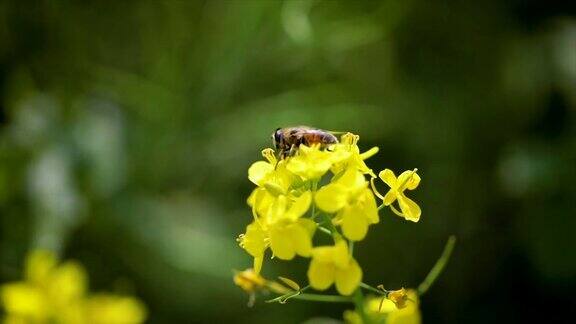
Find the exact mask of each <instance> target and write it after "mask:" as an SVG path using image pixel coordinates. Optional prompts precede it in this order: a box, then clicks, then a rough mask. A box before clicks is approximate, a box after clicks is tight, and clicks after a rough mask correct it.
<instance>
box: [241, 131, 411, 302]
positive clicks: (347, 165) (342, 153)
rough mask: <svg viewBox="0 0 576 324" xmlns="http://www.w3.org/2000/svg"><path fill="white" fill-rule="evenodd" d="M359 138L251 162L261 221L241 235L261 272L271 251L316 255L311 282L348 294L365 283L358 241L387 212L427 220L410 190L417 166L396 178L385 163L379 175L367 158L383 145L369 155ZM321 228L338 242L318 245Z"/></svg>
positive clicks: (285, 256) (254, 205) (252, 202)
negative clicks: (380, 184)
mask: <svg viewBox="0 0 576 324" xmlns="http://www.w3.org/2000/svg"><path fill="white" fill-rule="evenodd" d="M358 140H359V136H358V135H354V134H351V133H346V134H344V135H342V137H341V139H340V142H339V143H336V144H333V145H330V146H329V147H327V148H323V147H321V146H319V145H313V146H306V145H300V147H299V148H298V149H297V151H296V154H294V155H293V156H289V157H286V158H283V159H278V158H277V157H276V155H275V152H274V150H273V149H264V150H263V151H262V155H263V157H264V160H262V161H258V162H255V163H254V164H252V165H251V166H250V168H249V169H248V179H249V180H250V181H251V182H252V183H254V184H255V185H256V188H255V189H254V190H253V192H252V193H251V194H250V196H249V198H248V205H249V206H250V207H251V209H252V216H253V220H252V222H251V223H250V224H249V225H248V226H247V227H246V232H245V233H244V234H241V235H240V237H239V238H238V241H239V244H240V246H241V247H242V248H243V249H244V250H246V252H248V254H250V255H251V256H252V257H253V258H254V265H253V268H254V270H253V271H254V274H256V275H257V274H259V273H260V271H261V269H262V265H263V262H264V260H265V256H266V254H267V251H268V250H270V252H271V256H272V257H273V258H277V259H280V260H292V259H293V258H295V257H296V256H300V257H304V258H310V263H309V267H308V272H307V276H308V282H309V286H310V287H311V288H314V289H315V290H320V291H323V290H326V289H328V288H329V287H331V286H332V285H335V287H336V290H337V291H338V293H339V294H341V295H343V296H348V295H351V294H352V293H353V292H354V291H356V289H357V288H358V287H359V285H360V283H361V282H362V268H361V266H360V265H359V264H358V262H357V261H356V259H355V258H354V256H353V253H352V252H353V249H352V247H353V243H354V242H356V241H361V240H363V239H364V238H365V237H366V235H367V233H368V230H369V228H370V226H371V225H374V224H377V223H378V222H379V210H381V209H383V208H384V207H389V208H390V209H391V210H392V212H393V213H395V214H397V215H398V216H401V217H403V218H405V219H406V220H410V221H413V222H417V221H418V220H419V218H420V214H421V210H420V207H419V206H418V205H417V204H416V203H415V202H414V201H413V200H411V199H410V198H408V197H407V196H406V191H407V190H414V189H416V187H418V184H419V183H420V177H419V176H418V174H417V173H416V170H412V171H405V172H403V173H402V174H400V176H398V177H396V175H395V174H394V172H392V171H391V170H388V169H385V170H383V171H381V172H380V173H379V174H378V176H376V174H375V173H374V172H373V171H372V170H371V169H370V168H369V167H368V166H367V165H366V163H365V160H366V159H368V158H370V157H371V156H373V155H374V154H376V153H377V152H378V148H377V147H374V148H372V149H370V150H368V151H366V152H362V153H361V152H360V149H359V147H358ZM379 181H382V182H384V184H386V185H387V186H388V191H387V192H386V193H385V194H381V193H380V192H379V191H378V190H377V189H376V187H377V186H378V182H379ZM377 199H378V200H380V202H377ZM319 232H322V233H324V234H328V235H330V236H331V237H332V240H333V242H334V243H333V245H327V246H315V244H314V237H315V235H316V233H319Z"/></svg>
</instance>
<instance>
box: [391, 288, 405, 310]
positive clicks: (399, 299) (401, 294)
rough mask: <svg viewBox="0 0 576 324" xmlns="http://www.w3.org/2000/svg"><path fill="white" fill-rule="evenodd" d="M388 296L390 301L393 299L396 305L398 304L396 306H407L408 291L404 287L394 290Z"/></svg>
mask: <svg viewBox="0 0 576 324" xmlns="http://www.w3.org/2000/svg"><path fill="white" fill-rule="evenodd" d="M386 297H387V298H388V299H389V300H390V301H392V302H393V303H394V305H396V307H398V308H400V309H401V308H404V307H406V301H407V300H408V292H407V291H406V289H404V288H402V289H398V290H392V291H391V292H389V293H388V296H386Z"/></svg>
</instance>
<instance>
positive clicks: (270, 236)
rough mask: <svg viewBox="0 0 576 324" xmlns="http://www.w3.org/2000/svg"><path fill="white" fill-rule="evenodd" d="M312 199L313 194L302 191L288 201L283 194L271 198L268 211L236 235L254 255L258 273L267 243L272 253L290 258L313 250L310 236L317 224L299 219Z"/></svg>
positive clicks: (242, 244)
mask: <svg viewBox="0 0 576 324" xmlns="http://www.w3.org/2000/svg"><path fill="white" fill-rule="evenodd" d="M311 202H312V194H311V193H310V192H309V191H306V192H304V193H303V194H302V195H301V196H300V197H298V198H295V199H294V201H293V202H289V198H288V197H287V196H284V195H280V196H278V197H277V198H276V199H274V200H273V201H272V202H271V204H270V206H269V207H268V208H267V213H266V214H265V215H264V216H263V217H261V218H257V219H256V220H255V221H254V222H252V223H251V224H250V225H248V226H247V227H246V233H245V234H243V235H241V236H240V238H239V241H240V246H241V247H242V248H244V249H245V250H246V251H247V252H248V253H249V254H250V255H252V256H253V257H254V269H255V270H256V272H257V273H258V272H260V269H261V267H262V261H263V258H264V253H265V251H266V249H267V248H268V246H270V248H271V249H272V252H273V253H274V256H276V257H278V258H279V259H282V260H290V259H292V258H294V256H295V255H296V254H298V255H301V256H304V257H307V256H310V252H311V251H312V235H313V234H314V230H315V228H316V224H315V223H314V222H313V221H311V220H310V219H305V218H301V216H303V215H304V214H305V213H306V212H307V211H308V209H309V208H310V205H311Z"/></svg>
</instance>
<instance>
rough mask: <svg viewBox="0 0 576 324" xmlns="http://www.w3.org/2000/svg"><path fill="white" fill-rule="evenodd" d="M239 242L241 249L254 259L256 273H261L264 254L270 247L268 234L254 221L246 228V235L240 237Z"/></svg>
mask: <svg viewBox="0 0 576 324" xmlns="http://www.w3.org/2000/svg"><path fill="white" fill-rule="evenodd" d="M238 242H239V244H240V247H241V248H243V249H244V250H246V252H248V254H250V255H251V256H252V257H254V269H255V271H256V273H260V270H261V269H262V262H263V261H264V252H265V251H266V249H267V248H268V245H269V239H268V233H266V232H265V231H264V229H263V228H262V225H260V223H258V222H257V221H254V222H252V223H251V224H250V225H248V226H246V233H245V234H241V235H240V236H239V237H238Z"/></svg>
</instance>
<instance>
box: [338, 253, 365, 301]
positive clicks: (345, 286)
mask: <svg viewBox="0 0 576 324" xmlns="http://www.w3.org/2000/svg"><path fill="white" fill-rule="evenodd" d="M335 281H336V290H338V292H339V293H340V294H341V295H351V294H352V293H353V292H354V291H355V290H356V288H358V285H360V282H361V281H362V269H361V268H360V266H359V265H358V263H357V262H356V260H354V259H350V262H349V265H348V267H346V268H344V269H336V278H335Z"/></svg>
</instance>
